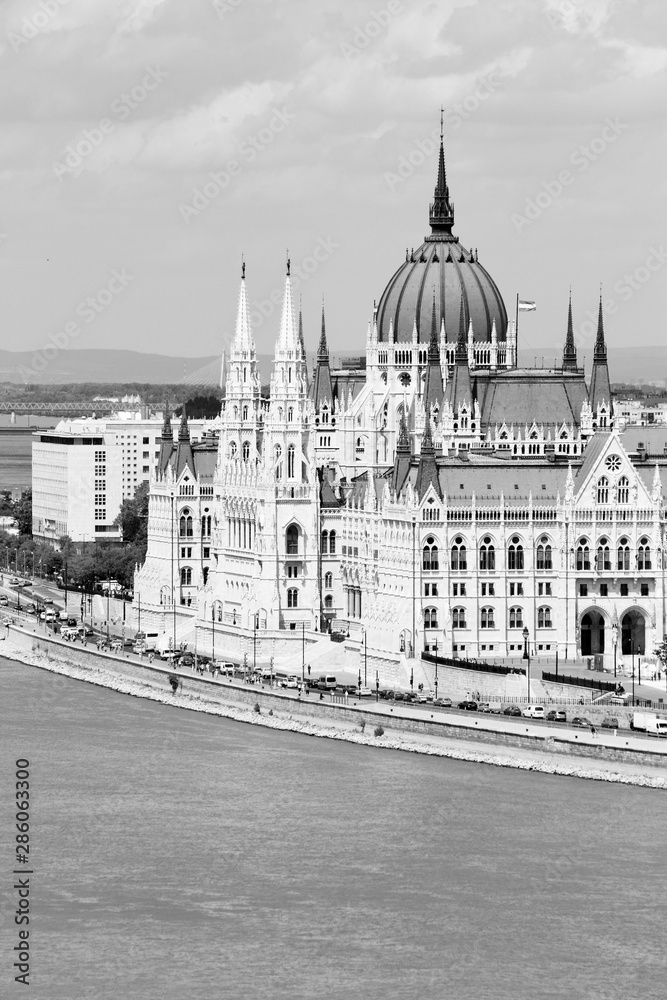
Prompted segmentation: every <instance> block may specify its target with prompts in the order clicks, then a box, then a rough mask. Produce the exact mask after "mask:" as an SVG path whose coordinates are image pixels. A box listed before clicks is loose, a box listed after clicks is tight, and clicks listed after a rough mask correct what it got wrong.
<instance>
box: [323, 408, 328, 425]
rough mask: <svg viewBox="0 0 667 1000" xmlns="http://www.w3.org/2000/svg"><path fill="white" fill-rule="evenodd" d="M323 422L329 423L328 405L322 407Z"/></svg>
mask: <svg viewBox="0 0 667 1000" xmlns="http://www.w3.org/2000/svg"><path fill="white" fill-rule="evenodd" d="M322 423H323V424H328V423H329V407H328V406H323V407H322Z"/></svg>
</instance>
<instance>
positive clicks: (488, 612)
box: [424, 605, 553, 629]
mask: <svg viewBox="0 0 667 1000" xmlns="http://www.w3.org/2000/svg"><path fill="white" fill-rule="evenodd" d="M427 616H428V617H427ZM434 616H435V622H433V618H434ZM429 621H430V622H431V623H432V624H430V625H429V624H428V622H429ZM424 624H425V627H426V628H437V627H438V626H437V614H436V611H435V608H427V609H426V611H425V612H424ZM467 627H468V626H467V624H466V609H465V608H452V628H453V629H455V628H456V629H461V628H467ZM479 627H480V628H495V627H496V620H495V609H494V608H492V607H485V608H481V610H480V612H479ZM509 627H510V628H523V608H519V607H513V608H510V612H509ZM537 627H538V628H553V619H552V615H551V608H550V607H547V605H544V606H543V607H541V608H538V609H537Z"/></svg>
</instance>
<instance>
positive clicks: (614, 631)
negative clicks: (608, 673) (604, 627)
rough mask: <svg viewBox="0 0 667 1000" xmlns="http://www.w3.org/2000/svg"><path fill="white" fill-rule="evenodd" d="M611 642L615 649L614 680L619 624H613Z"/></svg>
mask: <svg viewBox="0 0 667 1000" xmlns="http://www.w3.org/2000/svg"><path fill="white" fill-rule="evenodd" d="M611 642H612V645H613V647H614V678H616V652H617V649H618V624H617V623H616V622H613V623H612V626H611Z"/></svg>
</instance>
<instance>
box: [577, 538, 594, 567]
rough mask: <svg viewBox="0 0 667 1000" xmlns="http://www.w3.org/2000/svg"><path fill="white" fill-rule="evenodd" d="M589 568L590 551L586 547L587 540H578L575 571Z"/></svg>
mask: <svg viewBox="0 0 667 1000" xmlns="http://www.w3.org/2000/svg"><path fill="white" fill-rule="evenodd" d="M590 568H591V550H590V549H589V547H588V539H586V538H580V539H579V541H578V542H577V569H579V570H583V569H590Z"/></svg>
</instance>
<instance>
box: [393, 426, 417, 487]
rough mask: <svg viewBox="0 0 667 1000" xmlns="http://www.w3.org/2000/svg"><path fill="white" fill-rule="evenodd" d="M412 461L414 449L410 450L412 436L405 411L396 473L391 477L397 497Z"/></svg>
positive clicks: (398, 446) (397, 448)
mask: <svg viewBox="0 0 667 1000" xmlns="http://www.w3.org/2000/svg"><path fill="white" fill-rule="evenodd" d="M411 461H412V449H411V448H410V435H409V434H408V425H407V424H406V422H405V410H404V409H402V410H401V424H400V428H399V432H398V443H397V445H396V458H395V459H394V471H393V473H392V477H391V488H392V490H393V492H394V495H395V496H398V495H399V493H400V492H401V490H402V489H403V486H404V485H405V480H406V479H407V478H408V473H409V471H410V462H411Z"/></svg>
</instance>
